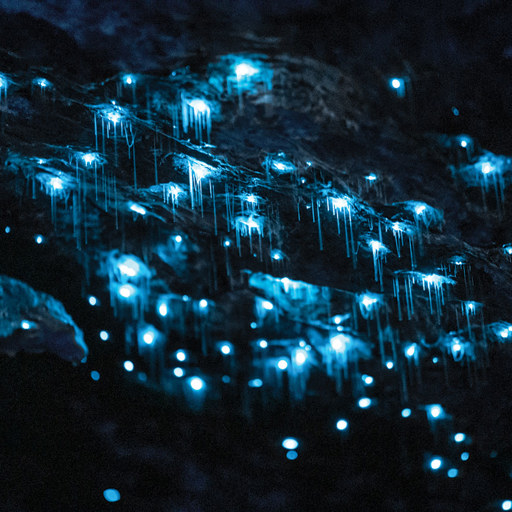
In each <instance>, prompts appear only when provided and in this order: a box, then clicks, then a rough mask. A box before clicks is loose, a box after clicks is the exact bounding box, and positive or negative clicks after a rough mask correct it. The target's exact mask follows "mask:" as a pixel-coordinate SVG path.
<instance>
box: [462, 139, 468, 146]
mask: <svg viewBox="0 0 512 512" xmlns="http://www.w3.org/2000/svg"><path fill="white" fill-rule="evenodd" d="M467 145H468V141H467V140H465V139H462V140H461V141H460V147H461V148H465V147H467Z"/></svg>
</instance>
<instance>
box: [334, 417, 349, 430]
mask: <svg viewBox="0 0 512 512" xmlns="http://www.w3.org/2000/svg"><path fill="white" fill-rule="evenodd" d="M336 428H337V429H338V430H341V431H343V430H347V428H348V421H347V420H338V421H337V422H336Z"/></svg>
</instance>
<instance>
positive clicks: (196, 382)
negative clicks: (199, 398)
mask: <svg viewBox="0 0 512 512" xmlns="http://www.w3.org/2000/svg"><path fill="white" fill-rule="evenodd" d="M189 385H190V387H191V388H192V389H193V390H194V391H201V390H202V389H203V388H204V387H205V382H204V380H203V379H201V377H192V378H191V379H190V380H189Z"/></svg>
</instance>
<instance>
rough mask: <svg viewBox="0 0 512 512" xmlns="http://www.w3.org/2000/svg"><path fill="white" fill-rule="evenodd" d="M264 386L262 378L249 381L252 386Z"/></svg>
mask: <svg viewBox="0 0 512 512" xmlns="http://www.w3.org/2000/svg"><path fill="white" fill-rule="evenodd" d="M261 386H263V381H262V380H261V379H252V380H250V381H249V387H250V388H261Z"/></svg>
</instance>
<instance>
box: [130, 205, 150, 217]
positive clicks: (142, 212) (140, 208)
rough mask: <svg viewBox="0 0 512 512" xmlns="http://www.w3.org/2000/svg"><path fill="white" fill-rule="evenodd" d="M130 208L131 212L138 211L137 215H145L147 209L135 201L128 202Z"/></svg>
mask: <svg viewBox="0 0 512 512" xmlns="http://www.w3.org/2000/svg"><path fill="white" fill-rule="evenodd" d="M130 210H131V211H132V212H135V213H138V214H139V215H146V213H147V210H146V208H144V207H143V206H141V205H140V204H137V203H131V204H130Z"/></svg>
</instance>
